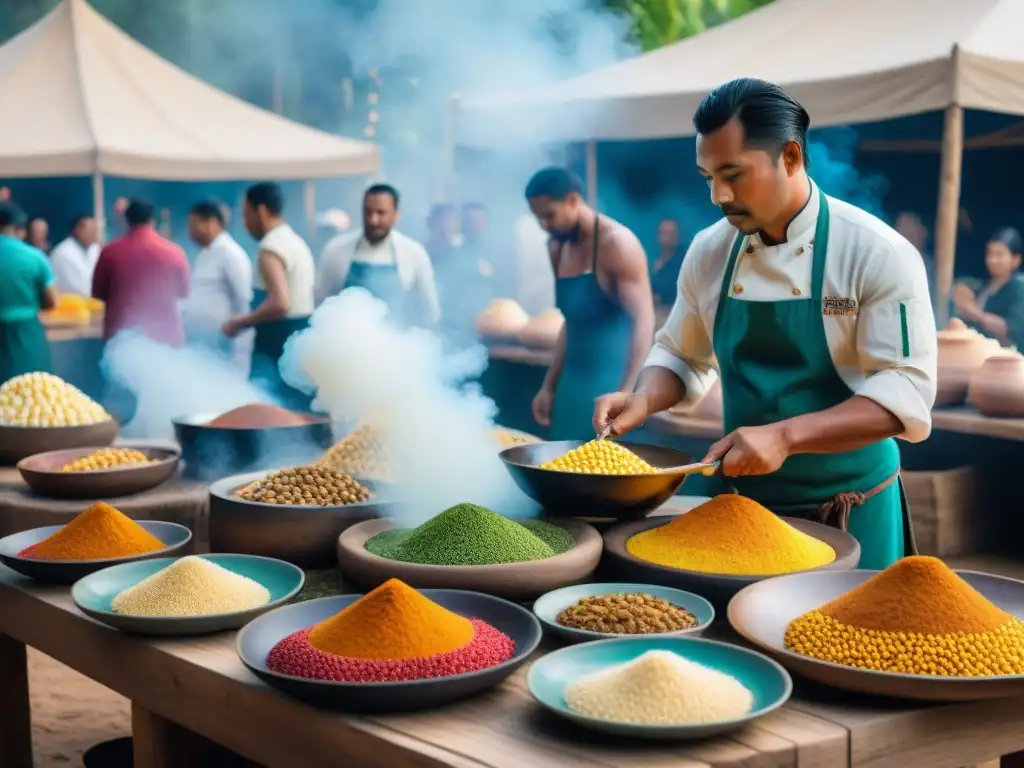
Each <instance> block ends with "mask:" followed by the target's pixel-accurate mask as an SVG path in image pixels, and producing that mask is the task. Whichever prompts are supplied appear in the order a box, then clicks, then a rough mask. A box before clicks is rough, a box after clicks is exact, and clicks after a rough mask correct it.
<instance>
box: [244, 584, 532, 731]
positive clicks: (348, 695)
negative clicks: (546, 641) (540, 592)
mask: <svg viewBox="0 0 1024 768" xmlns="http://www.w3.org/2000/svg"><path fill="white" fill-rule="evenodd" d="M423 596H424V597H426V598H428V599H430V600H433V601H434V602H435V603H437V604H438V605H440V606H442V607H444V608H447V609H448V610H449V611H452V612H453V613H457V614H459V615H460V616H465V617H466V618H469V619H480V620H481V621H485V622H487V623H488V624H490V625H491V626H492V627H494V628H495V629H497V630H499V631H500V632H503V633H505V634H506V635H507V636H508V637H509V638H511V639H512V641H513V642H514V643H515V647H516V649H515V653H514V655H513V656H512V658H511V659H508V660H507V661H503V662H501V663H500V664H497V665H495V666H493V667H488V668H486V669H479V670H476V671H474V672H464V673H462V674H458V675H448V676H446V677H431V678H427V679H425V680H410V681H408V682H383V683H336V682H332V681H324V680H308V679H306V678H302V677H294V676H292V675H285V674H281V673H280V672H274V671H273V670H271V669H270V668H269V667H267V656H268V655H269V654H270V651H271V650H272V649H273V648H274V646H275V645H277V644H278V643H279V642H280V641H281V640H284V639H285V638H286V637H288V636H289V635H291V634H293V633H294V632H298V631H299V630H301V629H306V628H307V627H311V626H313V625H315V624H319V623H320V622H321V621H324V620H325V619H329V618H330V617H331V616H334V615H335V614H337V613H338V612H340V611H342V610H344V609H345V608H347V607H348V606H350V605H351V604H352V603H354V602H356V600H358V599H359V598H360V597H362V595H339V596H337V597H321V598H319V599H318V600H307V601H305V602H302V603H297V604H295V605H286V606H283V607H281V608H278V609H276V610H273V611H270V613H265V614H263V615H262V616H260V617H259V618H258V619H255V620H254V621H251V622H249V623H248V624H246V625H245V627H243V628H242V631H241V632H239V633H238V641H237V649H238V655H239V657H240V658H241V659H242V663H243V664H244V665H245V666H246V667H248V668H249V671H251V672H252V673H253V674H254V675H256V676H257V677H258V678H260V679H261V680H263V682H265V683H267V684H268V685H270V686H272V687H274V688H277V689H278V690H281V691H284V692H285V693H287V694H289V695H291V696H294V697H295V698H297V699H299V700H301V701H306V702H308V703H310V704H313V705H315V706H318V707H331V708H338V709H345V710H349V711H353V712H402V711H408V710H415V709H430V708H432V707H438V706H441V705H442V704H448V703H450V702H452V701H456V700H458V699H462V698H465V697H466V696H471V695H473V694H474V693H478V692H480V691H483V690H486V689H488V688H492V687H493V686H495V685H497V684H498V683H500V682H501V681H502V680H504V679H505V678H506V677H508V676H509V675H511V674H512V673H513V672H515V671H516V669H518V668H519V667H520V666H521V665H522V664H523V663H524V662H525V661H526V660H527V659H528V658H529V657H530V655H531V654H532V653H533V652H534V651H535V650H536V649H537V646H538V645H539V644H540V640H541V634H542V632H541V628H540V623H539V622H538V621H537V619H536V618H535V617H534V615H533V614H532V613H530V612H529V611H528V610H526V609H525V608H523V607H521V606H518V605H516V604H515V603H510V602H508V601H507V600H500V599H498V598H496V597H491V596H490V595H482V594H480V593H479V592H460V591H457V590H452V589H428V590H425V591H424V592H423Z"/></svg>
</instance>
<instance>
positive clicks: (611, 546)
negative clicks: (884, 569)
mask: <svg viewBox="0 0 1024 768" xmlns="http://www.w3.org/2000/svg"><path fill="white" fill-rule="evenodd" d="M684 514H685V513H684ZM671 521H672V518H671V517H651V518H648V519H647V520H640V521H637V522H633V523H621V524H619V525H616V526H615V527H613V528H610V529H608V530H607V531H605V534H604V549H605V564H606V565H607V568H608V572H609V573H611V574H614V575H615V576H618V577H619V578H621V579H623V580H627V579H629V580H631V581H638V582H643V583H647V584H660V585H662V586H665V587H674V588H676V589H685V590H690V591H693V592H696V593H697V594H699V595H703V596H704V597H706V598H707V599H708V600H710V601H711V603H712V604H713V605H714V606H715V608H716V609H717V610H719V611H724V610H725V607H726V606H727V605H728V603H729V600H730V599H731V598H732V596H733V595H735V594H736V593H737V592H739V591H740V590H741V589H743V588H744V587H746V586H747V585H748V584H753V583H755V582H758V581H761V580H763V579H770V578H773V577H774V576H775V574H765V575H760V576H757V575H743V576H736V575H731V574H724V573H702V572H700V571H687V570H683V569H682V568H670V567H669V566H665V565H657V564H655V563H650V562H647V561H646V560H641V559H640V558H639V557H634V556H633V555H631V554H629V552H628V551H626V542H627V541H629V540H630V539H631V538H633V536H635V535H636V534H638V533H641V532H642V531H646V530H650V529H651V528H658V527H660V526H662V525H667V524H668V523H670V522H671ZM786 522H787V523H789V524H790V525H792V526H793V527H794V528H796V529H797V530H799V531H803V532H804V533H806V534H808V535H809V536H813V537H814V538H816V539H819V540H821V541H824V542H825V543H826V544H828V545H829V546H830V547H832V549H834V550H835V553H836V559H835V560H833V561H832V562H831V563H829V564H828V565H823V566H822V567H821V568H818V569H816V570H820V571H826V570H827V571H848V570H850V569H852V568H856V567H857V564H858V563H859V562H860V544H859V543H858V542H857V540H856V539H855V538H853V536H851V535H850V534H848V533H846V532H845V531H840V530H839V529H838V528H833V527H831V526H829V525H822V524H821V523H814V522H811V521H809V520H799V519H796V518H789V517H787V518H786ZM801 573H806V571H801Z"/></svg>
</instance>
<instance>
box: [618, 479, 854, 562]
mask: <svg viewBox="0 0 1024 768" xmlns="http://www.w3.org/2000/svg"><path fill="white" fill-rule="evenodd" d="M626 551H627V552H628V553H629V554H631V555H633V557H638V558H640V559H641V560H646V561H647V562H649V563H655V564H656V565H663V566H666V567H668V568H679V569H681V570H687V571H699V572H701V573H719V574H731V575H744V576H769V575H772V576H773V575H777V574H781V573H792V572H793V571H804V570H810V569H812V568H820V567H821V566H823V565H828V564H829V563H831V562H833V561H834V560H835V559H836V553H835V550H833V549H832V547H830V546H829V545H828V544H826V543H825V542H823V541H819V540H818V539H816V538H814V537H813V536H808V535H807V534H806V533H804V532H803V531H799V530H797V529H796V528H794V527H793V526H791V525H789V523H787V522H786V521H785V520H783V519H782V518H780V517H778V516H777V515H775V513H773V512H772V511H771V510H769V509H766V508H765V507H763V506H761V505H760V504H758V503H757V502H756V501H753V500H752V499H748V498H746V497H745V496H739V495H737V494H734V493H728V494H723V495H721V496H715V497H714V498H713V499H710V500H708V501H706V502H704V503H703V504H701V505H700V506H698V507H694V508H693V509H691V510H690V511H689V512H686V513H684V514H682V515H680V516H679V517H677V518H675V519H674V520H672V521H671V522H670V523H668V524H666V525H662V526H659V527H658V528H651V529H649V530H646V531H642V532H641V533H638V534H636V535H635V536H632V537H630V539H629V540H628V541H627V542H626Z"/></svg>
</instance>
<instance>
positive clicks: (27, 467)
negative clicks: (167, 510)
mask: <svg viewBox="0 0 1024 768" xmlns="http://www.w3.org/2000/svg"><path fill="white" fill-rule="evenodd" d="M102 447H104V446H92V447H89V448H71V449H68V450H63V451H48V452H46V453H37V454H35V455H34V456H29V457H28V458H24V459H22V460H21V461H19V462H18V472H19V473H20V474H21V477H22V479H23V480H24V481H25V482H26V483H27V484H28V486H29V487H30V488H31V489H32V490H33V491H35V492H36V493H38V494H41V495H43V496H49V497H51V498H54V499H114V498H120V497H121V496H130V495H131V494H133V493H140V492H142V491H146V490H149V489H150V488H153V487H155V486H157V485H160V483H162V482H164V481H165V480H167V479H168V478H169V477H171V476H172V475H173V474H174V471H175V470H176V469H177V467H178V457H179V456H180V455H181V454H180V452H179V451H177V450H172V449H169V448H157V447H152V446H141V445H131V446H125V448H131V449H133V450H137V451H141V452H142V453H144V454H146V457H147V458H149V459H152V460H153V461H151V462H150V463H149V464H136V465H134V466H125V467H112V468H110V469H97V470H92V471H89V472H61V471H60V468H61V467H63V466H64V465H65V464H68V463H70V462H72V461H74V460H75V459H80V458H82V457H84V456H88V455H89V454H91V453H93V452H94V451H97V450H99V449H100V448H102Z"/></svg>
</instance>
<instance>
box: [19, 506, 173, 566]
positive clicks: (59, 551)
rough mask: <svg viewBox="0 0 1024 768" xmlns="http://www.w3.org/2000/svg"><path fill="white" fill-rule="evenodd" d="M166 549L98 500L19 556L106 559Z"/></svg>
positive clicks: (138, 526)
mask: <svg viewBox="0 0 1024 768" xmlns="http://www.w3.org/2000/svg"><path fill="white" fill-rule="evenodd" d="M166 548H167V545H166V544H164V543H163V542H162V541H160V539H158V538H157V537H156V536H154V535H153V534H151V533H150V532H149V531H147V530H146V529H145V528H143V527H142V526H141V525H139V524H138V523H136V522H135V521H134V520H132V519H131V518H130V517H128V516H127V515H124V514H122V513H121V512H119V511H118V510H116V509H114V508H113V507H112V506H110V505H109V504H105V503H103V502H102V501H100V502H97V503H96V504H93V505H92V506H91V507H89V508H88V509H86V510H85V511H84V512H82V513H81V514H79V515H77V516H76V517H75V519H74V520H72V521H71V522H70V523H68V524H67V525H65V526H64V527H63V528H61V529H60V530H59V531H57V532H56V533H53V534H51V535H50V536H47V537H46V538H45V539H43V540H42V541H39V542H36V543H35V544H33V545H32V546H31V547H26V548H25V549H23V550H21V552H19V553H18V557H31V558H37V559H39V560H106V559H109V558H115V557H133V556H136V555H145V554H149V553H150V552H157V551H159V550H161V549H166Z"/></svg>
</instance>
